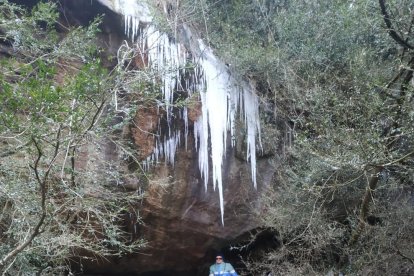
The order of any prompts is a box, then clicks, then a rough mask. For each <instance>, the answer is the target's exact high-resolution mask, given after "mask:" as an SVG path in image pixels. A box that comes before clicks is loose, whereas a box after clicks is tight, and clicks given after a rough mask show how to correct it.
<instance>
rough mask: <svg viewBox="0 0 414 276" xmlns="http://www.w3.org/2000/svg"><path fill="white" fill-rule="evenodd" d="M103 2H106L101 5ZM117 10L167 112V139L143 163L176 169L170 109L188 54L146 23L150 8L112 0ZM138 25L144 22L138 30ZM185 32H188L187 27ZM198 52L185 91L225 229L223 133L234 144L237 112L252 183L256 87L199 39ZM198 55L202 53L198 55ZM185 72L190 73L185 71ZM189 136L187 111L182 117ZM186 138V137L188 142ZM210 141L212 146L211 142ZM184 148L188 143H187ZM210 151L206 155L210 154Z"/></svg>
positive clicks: (205, 173)
mask: <svg viewBox="0 0 414 276" xmlns="http://www.w3.org/2000/svg"><path fill="white" fill-rule="evenodd" d="M101 1H105V0H101ZM115 5H116V7H115V8H116V9H115V10H117V11H120V12H121V13H122V14H124V15H125V33H126V34H127V35H128V36H129V37H130V38H131V40H133V41H135V40H137V47H138V48H139V49H140V50H141V51H142V52H143V54H144V55H147V56H148V66H149V67H150V68H151V69H152V70H153V71H154V72H156V76H155V77H154V82H156V83H159V82H161V90H162V94H163V98H164V102H163V103H162V105H163V106H164V108H165V110H166V117H167V124H168V135H167V136H165V137H164V138H161V137H160V138H159V139H157V141H156V146H155V148H154V152H153V154H152V155H151V156H149V157H148V158H147V159H146V161H145V162H144V165H145V168H149V166H150V164H152V163H154V162H158V160H159V159H160V158H163V159H164V160H165V161H166V162H168V163H170V164H172V165H174V161H175V151H176V149H177V147H178V146H180V137H181V132H180V131H178V130H174V129H171V127H172V120H173V116H172V104H173V100H174V99H173V96H174V92H175V91H176V90H177V89H180V90H183V87H181V86H180V85H181V83H180V81H179V80H180V78H181V77H182V75H181V74H182V73H184V72H185V69H184V68H185V65H186V63H187V58H188V55H187V53H186V51H185V50H182V49H183V46H182V45H181V44H178V43H175V41H174V40H171V39H170V38H169V37H168V35H167V34H165V33H161V32H159V31H158V30H157V29H156V28H155V27H154V26H153V25H152V24H151V23H150V22H151V20H152V17H151V16H150V12H149V9H148V7H146V6H145V5H144V4H142V3H139V2H138V1H135V0H116V1H115ZM140 22H143V23H146V27H145V26H144V25H142V26H141V29H140V28H139V26H140ZM184 29H185V30H186V31H187V32H189V29H188V27H186V26H185V27H184ZM197 42H198V49H196V50H195V51H193V52H192V53H191V54H192V56H193V59H192V63H195V64H198V66H196V67H195V68H194V72H193V73H190V74H187V77H188V78H189V79H186V80H185V85H186V87H184V90H186V92H187V93H188V95H189V96H191V94H192V93H193V92H195V91H199V92H200V101H201V103H202V105H201V109H202V115H201V116H200V117H199V118H198V119H197V121H196V122H194V138H195V145H196V150H197V151H198V166H199V170H200V173H201V176H202V178H203V179H204V186H205V189H206V190H207V184H208V180H209V159H210V155H211V166H212V181H213V189H214V190H215V189H216V187H218V192H219V199H220V212H221V221H222V224H223V225H224V199H223V198H224V197H223V183H222V179H223V178H222V165H223V159H224V157H225V153H226V145H227V133H228V132H229V133H230V135H231V145H232V146H234V142H235V140H234V139H235V121H236V113H237V112H239V113H240V115H241V118H243V119H244V123H245V126H246V129H247V159H248V160H250V163H251V175H252V182H253V184H254V186H255V187H257V183H256V138H257V136H258V137H259V140H260V124H259V115H258V99H257V96H256V95H255V93H254V86H253V85H252V84H250V83H248V82H246V81H237V82H236V80H234V79H233V77H232V76H231V74H230V72H229V71H228V68H227V67H226V66H225V65H224V64H223V63H222V62H220V61H219V60H217V58H216V57H215V56H214V54H213V52H212V50H211V49H210V48H209V47H207V46H205V45H204V43H203V42H202V41H201V40H198V41H197ZM200 53H201V54H200ZM187 73H188V72H187ZM181 115H182V116H181V118H180V119H181V120H183V122H184V125H185V135H186V136H187V134H188V118H187V116H188V115H187V110H186V109H185V110H184V111H183V112H182V113H181ZM186 139H187V137H185V141H186ZM209 141H210V143H209ZM185 144H187V142H185ZM209 149H210V150H209Z"/></svg>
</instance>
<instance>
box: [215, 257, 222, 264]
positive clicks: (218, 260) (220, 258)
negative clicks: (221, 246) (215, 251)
mask: <svg viewBox="0 0 414 276" xmlns="http://www.w3.org/2000/svg"><path fill="white" fill-rule="evenodd" d="M222 262H223V258H222V257H221V256H217V257H216V263H218V264H221V263H222Z"/></svg>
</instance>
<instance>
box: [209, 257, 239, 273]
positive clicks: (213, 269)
mask: <svg viewBox="0 0 414 276" xmlns="http://www.w3.org/2000/svg"><path fill="white" fill-rule="evenodd" d="M217 275H219V276H238V275H237V273H236V271H235V270H234V268H233V266H232V265H231V264H230V263H226V262H224V257H223V254H221V253H217V254H216V263H215V264H213V265H211V266H210V274H209V276H217Z"/></svg>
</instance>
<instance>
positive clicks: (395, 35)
mask: <svg viewBox="0 0 414 276" xmlns="http://www.w3.org/2000/svg"><path fill="white" fill-rule="evenodd" d="M378 2H379V4H380V7H381V13H382V16H383V17H384V22H385V25H386V26H387V29H388V33H389V34H390V36H391V37H392V38H393V39H394V40H395V41H396V42H397V43H398V44H400V45H401V46H403V47H404V48H408V49H414V46H413V45H411V44H409V43H408V42H407V41H406V40H404V39H403V38H402V37H401V36H400V35H399V34H398V33H397V32H396V31H395V29H394V27H393V25H392V23H391V18H390V15H389V14H388V11H387V8H386V7H385V0H378Z"/></svg>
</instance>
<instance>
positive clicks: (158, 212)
mask: <svg viewBox="0 0 414 276" xmlns="http://www.w3.org/2000/svg"><path fill="white" fill-rule="evenodd" d="M32 2H33V3H34V2H36V1H32ZM60 2H61V12H62V15H63V16H62V18H65V20H69V21H71V22H72V23H77V24H85V23H87V22H89V21H90V20H91V19H92V18H93V17H95V16H96V15H98V14H105V16H104V20H103V26H102V30H103V32H102V34H101V37H100V43H101V45H102V46H103V47H104V48H105V49H106V51H107V54H108V55H114V54H115V53H116V51H117V49H118V48H119V47H120V45H121V44H122V41H123V40H124V39H127V37H126V36H125V34H124V26H123V24H124V19H123V17H122V15H120V14H118V13H117V12H118V11H117V10H116V9H115V8H114V6H113V5H112V4H111V1H104V0H100V1H94V0H92V1H84V0H61V1H60ZM108 7H109V8H111V7H112V8H114V10H113V11H112V10H110V9H109V8H108ZM108 66H111V64H110V63H108ZM139 66H140V65H139V64H137V67H139ZM189 113H191V114H189V129H192V124H193V123H194V121H195V120H196V119H197V117H198V116H199V115H200V114H201V110H200V107H199V106H196V107H195V108H193V109H192V110H190V111H189ZM157 120H158V115H157V111H156V108H155V107H154V108H151V107H149V108H147V109H145V110H143V111H142V112H140V113H138V114H137V115H136V117H135V119H134V124H131V127H130V129H129V131H128V133H127V134H128V137H129V138H130V139H131V140H132V141H133V142H134V143H135V145H136V150H137V152H138V155H139V156H140V157H142V158H145V157H146V156H148V155H149V154H150V153H151V151H152V150H153V147H154V141H153V140H152V139H151V137H149V136H148V135H147V133H148V132H152V131H153V130H154V129H156V125H157ZM120 135H122V134H120ZM123 135H125V133H124V134H123ZM228 140H229V141H228V145H227V147H226V149H227V150H226V152H225V159H224V161H223V164H222V172H223V189H224V191H223V194H224V201H223V202H224V208H225V215H224V226H223V225H222V223H221V217H220V207H219V195H218V191H217V189H216V191H214V190H213V188H212V187H211V186H208V188H207V190H206V189H205V187H204V180H203V179H202V178H201V176H200V171H199V168H198V154H197V153H196V151H195V145H194V143H195V142H194V133H192V131H190V132H189V137H188V145H187V150H186V149H184V146H181V147H179V148H178V151H177V153H176V158H175V160H176V161H175V164H174V165H165V164H164V165H157V166H156V167H153V168H152V169H151V170H150V175H151V176H150V178H149V181H148V183H146V185H145V190H146V197H145V200H144V201H143V202H142V206H141V209H140V215H141V217H142V224H135V221H133V220H131V221H130V222H128V223H130V224H133V226H134V227H129V230H130V231H131V232H133V233H132V234H133V236H134V237H135V236H137V237H143V238H144V239H146V240H147V242H148V247H147V248H145V249H144V250H143V251H142V252H140V253H138V254H135V255H130V256H126V257H123V258H121V259H117V260H109V261H103V262H102V261H100V262H92V263H89V264H85V265H84V267H83V271H84V272H85V273H101V274H113V275H120V274H121V273H124V274H127V273H132V274H134V275H206V273H207V272H208V271H207V267H208V265H209V264H210V263H211V262H212V261H213V254H214V253H213V252H215V251H216V250H222V249H225V248H226V247H227V246H229V244H230V243H232V242H235V241H238V240H237V239H238V237H240V236H243V235H244V234H245V233H247V232H249V231H250V230H252V229H254V228H256V221H255V217H254V216H253V215H252V210H253V209H255V210H258V209H259V210H260V207H261V206H260V203H259V202H258V201H257V199H258V196H259V195H260V194H261V193H262V192H263V191H264V190H266V187H267V186H268V185H269V184H270V183H271V181H272V177H273V174H274V170H275V168H274V166H273V165H272V164H271V163H270V162H269V160H267V159H265V158H262V159H260V158H259V159H258V161H257V186H258V188H257V189H255V188H254V187H253V185H252V180H251V171H250V164H248V163H246V161H245V160H242V159H241V158H238V157H237V156H241V155H243V154H241V153H240V152H236V151H237V149H240V148H241V147H235V148H232V147H231V146H230V138H229V139H228ZM106 146H107V147H108V149H107V150H104V151H105V152H107V153H108V152H109V153H110V154H109V155H108V156H107V157H106V158H117V157H116V155H117V154H116V152H115V151H116V149H115V148H114V147H111V145H110V143H107V144H106ZM83 156H88V155H87V153H85V154H84V155H83ZM84 162H87V161H85V160H84ZM125 166H126V165H125ZM119 170H120V171H123V170H125V169H123V168H119ZM209 181H211V179H210V180H209ZM126 182H127V184H128V185H129V186H128V188H129V189H138V188H143V187H141V186H140V183H139V181H138V180H137V179H131V178H129V179H128V180H126ZM236 267H237V265H236ZM151 273H152V274H151Z"/></svg>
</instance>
